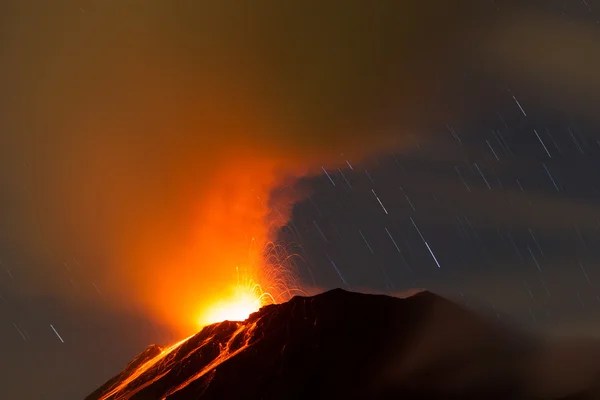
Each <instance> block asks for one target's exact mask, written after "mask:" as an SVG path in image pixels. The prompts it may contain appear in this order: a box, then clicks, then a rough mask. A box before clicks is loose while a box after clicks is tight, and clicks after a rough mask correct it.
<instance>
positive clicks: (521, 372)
mask: <svg viewBox="0 0 600 400" xmlns="http://www.w3.org/2000/svg"><path fill="white" fill-rule="evenodd" d="M599 378H600V346H599V345H598V344H597V343H595V342H589V343H586V344H582V343H581V342H573V343H560V344H557V343H552V342H550V341H546V340H540V338H538V337H535V336H533V335H529V334H524V333H521V332H518V331H516V330H513V329H512V328H510V327H506V326H501V325H499V324H495V323H493V322H488V321H486V320H484V319H482V318H480V317H479V316H477V315H475V314H474V313H471V312H470V311H467V310H465V309H463V308H462V307H460V306H458V305H456V304H454V303H452V302H450V301H448V300H446V299H444V298H442V297H439V296H437V295H435V294H432V293H430V292H426V291H424V292H419V293H417V294H415V295H413V296H411V297H407V298H396V297H390V296H384V295H369V294H359V293H353V292H347V291H344V290H341V289H335V290H331V291H328V292H325V293H322V294H319V295H316V296H313V297H299V296H298V297H294V298H292V299H291V300H290V301H288V302H286V303H283V304H277V305H269V306H265V307H263V308H261V309H260V311H258V312H256V313H254V314H252V315H251V316H250V317H249V318H248V319H247V320H246V321H243V322H230V321H225V322H221V323H217V324H213V325H209V326H207V327H205V328H204V329H202V331H200V332H199V333H197V334H196V335H194V336H192V337H190V338H188V339H185V340H183V341H181V342H179V343H177V344H175V345H172V346H171V347H167V348H161V347H159V346H155V345H153V346H150V347H149V348H148V349H146V350H145V351H144V352H143V353H141V354H140V355H139V356H138V357H136V358H135V359H134V360H133V361H131V362H130V363H129V365H127V366H126V367H125V369H124V370H123V371H122V372H121V373H120V374H119V375H117V376H115V377H114V378H113V379H111V380H109V381H108V382H107V383H106V384H104V385H103V386H102V387H100V388H99V389H97V390H96V391H95V392H94V393H92V394H91V395H89V396H88V397H87V398H86V400H100V399H115V400H116V399H123V400H124V399H132V400H133V399H135V400H140V399H141V400H153V399H168V400H191V399H203V400H204V399H309V398H310V399H315V398H326V399H332V398H335V399H338V398H339V399H342V398H352V399H392V398H402V399H488V400H493V399H502V400H506V399H563V400H566V399H573V400H574V399H598V398H600V396H599V395H600V392H599V391H598V387H599V385H598V383H599V382H600V379H599Z"/></svg>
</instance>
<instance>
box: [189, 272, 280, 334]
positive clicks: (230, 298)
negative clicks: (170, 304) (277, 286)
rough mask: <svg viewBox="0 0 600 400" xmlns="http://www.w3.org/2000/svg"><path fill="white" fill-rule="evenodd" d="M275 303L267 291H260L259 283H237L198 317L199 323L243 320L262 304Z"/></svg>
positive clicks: (207, 323) (202, 324) (203, 324)
mask: <svg viewBox="0 0 600 400" xmlns="http://www.w3.org/2000/svg"><path fill="white" fill-rule="evenodd" d="M272 303H275V299H274V298H273V296H272V295H271V294H269V293H265V292H263V291H262V289H261V287H260V285H258V284H255V283H253V282H252V281H249V282H247V284H241V283H239V282H238V284H237V285H236V286H235V287H232V288H231V289H230V293H229V294H227V295H224V296H223V298H222V299H220V300H218V301H217V302H216V303H214V304H212V305H210V306H209V307H208V308H207V309H206V310H205V311H204V313H203V314H202V315H201V316H200V318H199V319H198V322H199V325H200V326H201V327H202V326H205V325H209V324H213V323H215V322H222V321H244V320H246V319H247V318H248V317H249V316H250V314H252V313H253V312H256V311H258V310H259V309H260V308H261V307H262V306H264V305H267V304H272Z"/></svg>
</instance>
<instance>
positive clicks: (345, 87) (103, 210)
mask: <svg viewBox="0 0 600 400" xmlns="http://www.w3.org/2000/svg"><path fill="white" fill-rule="evenodd" d="M80 3H81V4H79V5H78V6H74V3H73V1H70V0H59V1H53V2H52V4H51V5H50V4H49V5H46V6H40V5H39V4H36V2H27V1H21V0H19V1H7V2H4V3H3V5H2V7H3V9H2V10H0V11H1V12H0V18H2V19H3V20H2V21H0V22H2V23H1V24H0V25H1V26H2V29H3V32H4V33H3V35H2V37H3V39H5V40H3V41H2V42H1V43H0V46H2V47H1V50H2V54H3V55H4V57H3V60H5V62H3V64H2V65H1V66H0V84H1V87H2V91H1V92H2V94H1V96H2V97H0V100H2V102H3V103H4V104H3V107H2V113H3V115H2V121H3V122H2V124H3V125H2V130H3V132H2V136H1V137H0V163H1V164H0V182H1V185H2V186H1V189H2V196H1V197H0V220H1V221H2V227H3V230H2V231H0V240H1V242H0V243H2V244H3V247H4V249H3V254H4V261H5V262H14V263H15V264H18V265H24V266H25V267H23V268H28V267H26V266H35V271H34V273H32V274H25V275H33V276H35V277H36V280H39V281H40V282H43V284H41V285H40V286H41V287H42V290H44V291H48V290H50V291H51V292H52V293H54V294H57V293H60V295H61V296H64V295H67V296H68V293H69V291H68V290H64V289H65V288H64V287H63V286H65V285H64V283H62V282H64V281H65V280H60V279H55V278H54V277H55V276H57V274H56V273H55V271H56V266H57V265H62V264H63V262H65V260H69V262H70V260H73V259H76V260H78V263H77V265H79V267H78V268H79V273H80V274H81V279H82V280H85V281H86V282H91V281H94V282H98V284H99V285H100V286H101V287H102V288H103V291H104V292H107V293H110V296H108V297H109V298H111V299H114V301H115V304H116V305H121V304H122V303H123V301H124V300H126V301H127V302H129V301H131V300H132V299H133V300H134V301H135V303H138V304H140V305H142V306H143V307H144V308H145V309H146V310H148V311H149V312H151V313H152V314H153V316H154V317H156V318H157V319H160V320H161V321H163V322H166V323H169V324H171V325H172V326H175V327H177V328H180V329H181V330H185V331H188V332H189V330H190V329H191V328H190V325H194V328H196V327H195V324H196V320H197V319H198V318H199V317H198V316H199V315H203V314H205V313H206V312H208V309H209V308H210V307H209V306H210V304H209V303H212V302H214V301H217V300H219V299H220V298H221V296H222V295H223V293H226V292H227V290H233V292H235V291H236V290H237V289H236V284H237V282H238V277H240V276H241V277H242V278H243V279H242V282H246V283H247V285H246V288H248V287H250V288H251V289H252V288H258V287H256V286H254V284H259V285H260V286H261V290H260V293H261V294H258V295H256V292H254V289H252V290H251V292H246V293H245V294H246V295H252V296H257V299H267V298H274V299H275V300H279V297H281V296H283V297H285V296H288V295H289V294H290V293H292V292H290V290H291V289H294V286H298V285H295V284H294V283H293V282H292V283H290V282H289V279H288V282H285V281H286V275H285V273H284V276H283V278H282V276H281V274H279V276H275V275H276V274H275V273H274V272H273V271H278V273H279V272H283V271H282V268H279V269H277V268H275V269H274V270H273V269H269V268H268V265H267V264H269V263H268V262H267V261H266V260H265V257H264V254H263V251H262V250H263V249H265V248H267V247H268V246H269V243H270V242H271V241H273V240H275V239H276V232H277V228H279V227H281V226H282V225H283V224H285V223H286V222H287V219H288V218H289V216H290V212H291V207H292V205H293V203H294V202H295V201H298V200H300V198H287V199H280V198H274V197H273V196H272V191H273V189H274V188H277V187H279V186H281V185H285V184H288V183H289V181H290V179H292V180H293V178H295V177H298V176H302V175H306V174H311V173H313V172H316V171H319V170H320V169H321V166H325V167H329V166H335V165H336V164H337V163H338V161H339V163H340V164H341V163H343V162H344V160H343V159H339V160H338V156H337V155H338V154H339V153H341V152H344V154H345V155H346V156H347V157H350V158H353V160H355V159H356V158H362V157H365V156H367V155H369V154H373V153H374V152H377V151H380V150H382V149H391V148H396V147H398V146H401V145H402V143H403V140H402V138H403V133H405V132H409V133H416V134H419V133H422V132H425V131H427V129H428V128H429V127H430V126H432V125H436V124H437V123H438V122H440V121H444V117H445V115H446V114H447V112H448V110H447V107H446V106H444V104H450V103H445V102H444V101H443V100H444V99H445V98H447V94H448V93H451V91H450V90H447V89H450V88H449V87H448V86H449V85H448V83H447V82H453V81H454V80H452V79H449V78H452V77H453V76H454V74H455V73H460V72H462V70H461V68H462V65H461V64H460V63H459V62H450V61H449V60H461V59H463V58H464V57H463V55H465V54H466V53H465V52H468V51H469V49H470V48H471V45H474V42H475V40H474V39H473V38H477V39H476V40H477V41H479V40H480V39H479V38H480V37H482V36H484V35H478V33H480V32H484V31H485V30H487V29H488V27H487V26H486V24H485V22H482V21H484V20H485V18H483V17H484V16H485V15H486V14H485V13H479V11H478V10H479V8H478V7H477V6H475V3H478V2H473V1H470V0H461V1H456V2H441V1H439V2H438V1H433V2H423V1H396V0H389V1H387V0H382V1H374V2H368V5H366V4H367V3H366V2H350V3H345V5H344V7H340V6H339V5H340V3H339V2H338V1H333V0H331V1H330V0H326V1H322V0H321V1H289V2H288V1H284V2H282V1H276V0H268V1H261V2H259V3H260V4H258V3H256V2H248V1H243V0H232V1H222V0H218V1H217V0H215V1H183V0H182V1H169V2H165V1H157V0H149V1H148V0H144V1H137V0H131V1H102V2H91V1H87V2H80ZM83 3H85V4H83ZM475 21H477V24H478V25H477V26H474V25H472V24H474V23H475ZM9 22H10V23H9ZM484 26H485V27H486V28H485V29H481V31H479V28H481V27H484ZM534 58H535V57H532V59H534ZM456 102H457V101H456V100H454V101H453V103H456ZM454 111H456V110H454ZM274 210H277V212H274ZM8 249H10V250H8ZM249 249H250V250H249ZM252 249H253V250H252ZM256 249H259V250H256ZM276 264H277V263H276ZM288 277H289V276H288ZM250 282H252V283H250ZM232 287H233V288H232ZM66 288H67V289H69V290H70V288H69V287H68V285H66ZM36 289H37V290H39V289H40V287H36ZM70 291H71V292H72V290H70ZM89 293H92V294H94V291H93V290H89ZM252 293H254V294H252ZM262 293H269V294H270V295H269V296H267V295H262ZM84 294H85V293H84ZM81 295H82V293H77V296H79V297H77V298H78V299H80V296H81ZM261 296H262V297H261ZM255 300H256V299H255ZM281 300H283V299H281ZM259 301H263V300H259ZM207 302H208V303H207Z"/></svg>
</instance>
